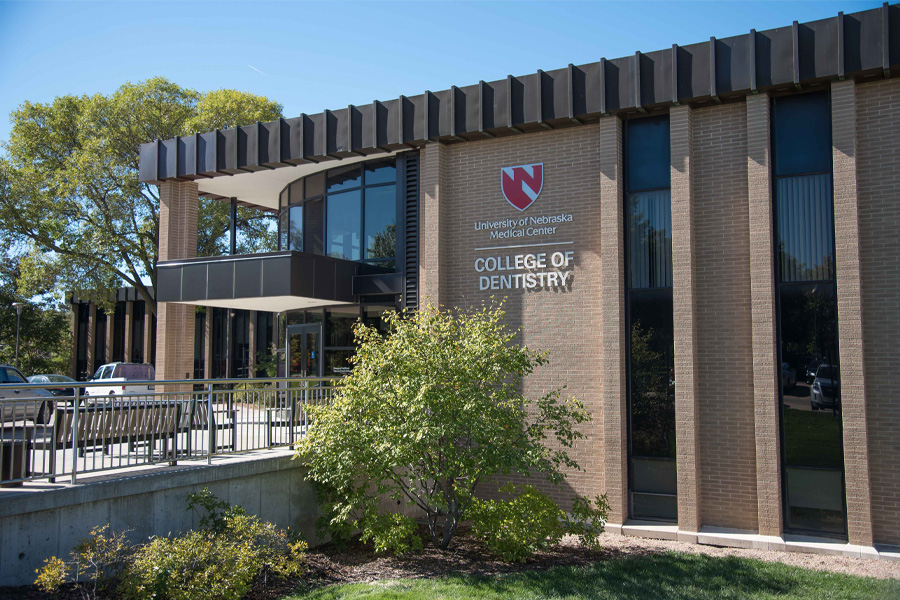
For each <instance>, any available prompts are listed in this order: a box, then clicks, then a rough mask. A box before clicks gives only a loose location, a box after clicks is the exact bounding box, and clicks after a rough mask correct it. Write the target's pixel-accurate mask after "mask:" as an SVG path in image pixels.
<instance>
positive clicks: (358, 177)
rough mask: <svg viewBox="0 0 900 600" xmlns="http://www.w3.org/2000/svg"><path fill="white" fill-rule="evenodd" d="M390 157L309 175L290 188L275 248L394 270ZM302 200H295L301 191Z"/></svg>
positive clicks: (394, 188) (394, 209) (394, 174)
mask: <svg viewBox="0 0 900 600" xmlns="http://www.w3.org/2000/svg"><path fill="white" fill-rule="evenodd" d="M396 177H397V169H396V166H395V161H394V159H387V160H380V161H373V162H371V163H366V164H364V165H358V164H357V165H350V166H346V167H338V168H336V169H331V170H329V171H327V172H325V173H317V174H316V175H310V176H309V177H306V178H304V179H302V180H298V181H296V182H294V183H292V184H290V185H289V186H288V191H289V192H290V193H289V201H290V205H291V208H290V209H283V210H282V213H281V215H280V217H279V221H278V226H279V248H281V249H282V250H286V249H290V250H300V249H302V250H303V251H305V252H309V253H311V254H325V255H327V256H333V257H336V258H341V259H344V260H358V261H365V262H370V263H372V264H376V265H379V266H383V267H387V268H394V266H395V260H394V257H395V255H396V248H397V186H396ZM301 189H303V190H304V198H305V199H304V200H303V201H302V202H301V201H299V200H298V197H299V195H300V190H301Z"/></svg>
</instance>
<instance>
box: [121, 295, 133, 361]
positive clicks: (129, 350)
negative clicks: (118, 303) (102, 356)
mask: <svg viewBox="0 0 900 600" xmlns="http://www.w3.org/2000/svg"><path fill="white" fill-rule="evenodd" d="M132 323H134V300H127V301H126V302H125V348H124V350H123V354H124V356H125V362H132V359H133V358H134V336H133V335H132V333H133V330H132Z"/></svg>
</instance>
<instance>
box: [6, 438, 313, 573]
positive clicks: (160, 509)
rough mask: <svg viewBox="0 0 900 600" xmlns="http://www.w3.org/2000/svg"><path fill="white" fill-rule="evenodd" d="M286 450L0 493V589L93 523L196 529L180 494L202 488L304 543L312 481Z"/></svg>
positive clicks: (309, 529) (140, 534) (140, 535)
mask: <svg viewBox="0 0 900 600" xmlns="http://www.w3.org/2000/svg"><path fill="white" fill-rule="evenodd" d="M305 475H306V469H305V467H304V466H303V463H301V462H299V461H293V460H291V453H289V452H286V451H285V452H276V453H273V452H272V451H267V452H266V453H265V454H262V453H260V454H257V455H245V456H240V457H228V458H223V459H216V461H215V462H214V464H213V465H211V466H210V465H206V464H205V463H204V464H202V465H190V464H188V465H185V466H178V467H173V468H170V469H167V470H165V471H162V472H149V473H141V474H137V475H129V476H125V477H122V476H117V477H114V478H103V479H101V480H97V479H94V480H85V481H84V482H81V481H79V483H78V484H77V485H74V486H63V485H58V484H57V485H50V484H43V483H32V484H28V485H26V486H25V487H22V488H18V489H15V490H13V489H8V490H2V491H0V586H11V585H28V584H31V583H33V582H34V578H35V569H38V568H40V566H41V565H42V564H43V562H44V559H45V558H47V557H49V556H54V555H55V556H59V557H67V556H68V554H69V551H70V550H71V549H72V547H73V546H74V545H75V544H77V543H78V541H79V540H81V539H82V538H84V537H86V536H87V535H88V533H89V532H90V530H91V529H92V528H93V527H96V526H97V525H104V524H106V523H109V524H110V529H111V530H112V531H123V530H131V532H130V534H129V536H130V537H131V539H132V540H133V541H135V542H137V541H141V540H145V539H147V538H149V537H150V536H154V535H156V536H165V535H169V534H176V533H181V532H184V531H188V530H190V529H195V528H197V527H198V525H199V523H198V521H199V515H197V514H196V513H195V512H193V511H189V510H188V509H187V496H188V494H189V493H191V492H199V491H200V490H202V489H203V488H205V487H208V488H209V490H210V491H211V492H212V493H213V494H215V495H216V496H218V497H219V498H222V499H224V500H226V501H228V502H229V503H231V504H233V505H235V504H237V505H240V506H243V507H244V508H245V509H246V510H247V512H248V513H251V514H257V515H259V516H260V517H261V518H262V519H265V520H267V521H271V522H273V523H275V524H277V525H279V526H281V527H290V528H291V529H292V530H293V531H298V532H299V533H300V534H301V535H303V536H304V538H305V539H306V540H308V541H310V542H311V543H313V542H315V540H314V526H315V520H316V518H317V516H318V512H317V505H316V494H315V489H314V487H313V485H312V484H311V483H309V482H307V481H306V479H305Z"/></svg>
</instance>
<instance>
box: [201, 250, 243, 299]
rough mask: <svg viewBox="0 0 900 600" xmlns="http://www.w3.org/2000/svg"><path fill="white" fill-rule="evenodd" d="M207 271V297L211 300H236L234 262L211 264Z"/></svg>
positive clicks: (208, 265) (225, 261)
mask: <svg viewBox="0 0 900 600" xmlns="http://www.w3.org/2000/svg"><path fill="white" fill-rule="evenodd" d="M192 266H193V265H192ZM207 269H208V271H207V284H206V297H207V298H208V299H210V300H219V299H228V298H234V261H233V260H223V261H214V262H210V263H207Z"/></svg>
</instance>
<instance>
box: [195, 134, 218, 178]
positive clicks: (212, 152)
mask: <svg viewBox="0 0 900 600" xmlns="http://www.w3.org/2000/svg"><path fill="white" fill-rule="evenodd" d="M216 137H217V134H216V132H215V131H210V132H207V133H201V134H200V135H199V136H198V137H197V159H198V160H197V171H198V174H209V175H212V174H213V173H215V172H216Z"/></svg>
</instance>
